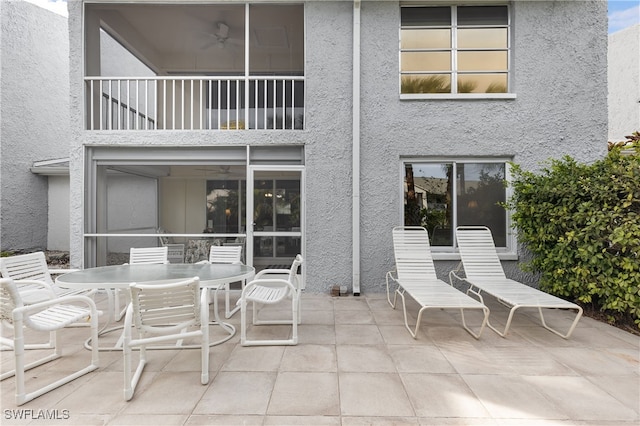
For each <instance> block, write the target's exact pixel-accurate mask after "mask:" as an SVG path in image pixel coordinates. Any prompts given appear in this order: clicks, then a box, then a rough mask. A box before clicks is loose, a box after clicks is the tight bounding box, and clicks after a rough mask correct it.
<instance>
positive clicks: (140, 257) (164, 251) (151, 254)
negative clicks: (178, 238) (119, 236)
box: [129, 247, 169, 265]
mask: <svg viewBox="0 0 640 426" xmlns="http://www.w3.org/2000/svg"><path fill="white" fill-rule="evenodd" d="M168 253H169V252H168V248H167V247H132V248H131V250H130V251H129V263H130V264H132V265H133V264H147V265H149V264H160V263H169V260H168Z"/></svg>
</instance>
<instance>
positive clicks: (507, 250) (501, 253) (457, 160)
mask: <svg viewBox="0 0 640 426" xmlns="http://www.w3.org/2000/svg"><path fill="white" fill-rule="evenodd" d="M512 161H513V159H512V158H509V157H415V156H411V157H401V158H400V164H399V170H398V173H399V181H400V184H399V193H400V203H399V212H398V215H399V217H400V220H399V222H398V223H401V224H404V223H405V221H404V220H405V217H404V211H405V209H404V203H405V165H406V164H414V165H415V164H443V163H451V164H455V165H458V164H485V163H498V164H504V173H505V180H506V181H507V182H509V183H510V182H511V180H512V176H511V163H512ZM455 167H456V166H454V171H455V170H456V169H455ZM454 175H455V173H454ZM456 183H457V182H456ZM457 186H458V185H457V184H454V185H453V186H452V187H453V193H452V206H453V210H454V214H453V221H454V223H453V227H452V228H453V229H455V226H456V225H457V198H458V197H457ZM512 195H513V189H512V186H511V185H507V186H506V187H505V199H506V200H508V199H510V198H511V196H512ZM511 215H512V211H511V210H507V211H506V216H505V227H506V229H505V231H506V246H505V247H496V251H497V253H498V257H499V258H500V259H501V260H518V241H517V236H516V230H515V229H514V228H513V226H512V223H513V222H512V220H511ZM431 253H432V256H433V259H434V260H460V251H459V250H458V247H457V242H456V240H455V237H454V241H453V245H452V246H431Z"/></svg>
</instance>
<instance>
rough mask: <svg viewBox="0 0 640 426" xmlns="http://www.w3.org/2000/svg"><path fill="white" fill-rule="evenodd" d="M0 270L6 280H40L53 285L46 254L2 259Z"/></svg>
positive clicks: (31, 254)
mask: <svg viewBox="0 0 640 426" xmlns="http://www.w3.org/2000/svg"><path fill="white" fill-rule="evenodd" d="M0 270H1V271H2V276H3V277H4V278H11V279H13V280H15V281H18V280H38V281H44V282H46V283H47V284H53V280H52V279H51V275H49V267H48V266H47V260H46V258H45V256H44V253H43V252H41V251H38V252H35V253H29V254H20V255H15V256H10V257H3V258H0Z"/></svg>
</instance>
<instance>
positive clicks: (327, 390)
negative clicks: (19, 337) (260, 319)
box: [0, 294, 640, 426]
mask: <svg viewBox="0 0 640 426" xmlns="http://www.w3.org/2000/svg"><path fill="white" fill-rule="evenodd" d="M101 305H102V306H101V307H102V308H103V309H104V308H106V305H105V304H104V303H101ZM490 308H491V310H492V318H493V321H494V322H497V323H499V320H498V319H499V318H504V317H505V316H506V310H505V308H504V307H501V306H499V305H495V306H494V305H491V306H490ZM302 312H303V324H302V325H301V327H300V330H299V335H300V343H299V344H298V345H297V346H290V347H283V346H268V347H241V346H240V344H239V333H236V335H235V336H234V337H233V338H232V339H231V340H229V341H227V342H225V343H223V344H221V345H218V346H215V347H213V348H212V351H211V355H210V359H211V365H210V369H211V379H210V382H209V384H208V385H206V386H203V385H201V384H200V380H199V372H198V370H199V366H200V364H199V358H198V357H199V351H198V350H155V351H151V352H150V354H149V359H150V363H149V364H148V366H147V369H146V370H145V373H143V376H142V379H141V383H140V385H139V387H138V389H137V390H136V393H135V395H134V397H133V399H132V400H131V401H130V402H125V401H124V399H123V392H122V388H123V384H122V381H123V375H122V353H121V352H101V353H100V356H101V358H100V360H101V368H100V369H99V370H98V371H97V372H94V373H90V374H88V375H86V376H83V377H81V378H79V379H77V380H75V381H74V382H72V383H70V384H67V385H66V386H63V387H62V388H58V389H56V390H54V391H52V392H49V393H47V394H45V395H43V396H41V397H40V398H37V399H35V400H34V401H31V402H29V403H27V404H25V405H23V406H21V407H19V408H18V407H16V406H15V403H14V395H13V392H14V387H13V386H14V383H13V379H7V380H5V381H3V382H2V385H1V390H2V413H1V416H2V420H0V423H1V424H3V425H11V424H55V425H68V424H73V425H291V424H300V425H365V424H372V425H392V424H393V425H401V424H410V425H567V426H568V425H594V426H595V425H597V426H605V425H637V424H638V422H639V420H640V337H638V336H635V335H632V334H629V333H626V332H624V331H621V330H619V329H617V328H614V327H610V326H608V325H606V324H602V323H600V322H597V321H595V320H592V319H590V318H584V317H583V318H582V319H581V320H580V323H579V324H578V326H577V328H576V330H575V332H574V334H573V336H572V337H571V339H570V340H564V339H562V338H560V337H558V336H556V335H554V334H552V333H550V332H548V331H546V330H545V329H543V328H542V327H540V326H539V323H538V322H536V321H537V319H536V318H535V317H534V316H533V314H534V313H535V312H533V311H532V312H529V313H524V314H520V315H517V316H516V319H515V320H514V324H513V326H512V328H511V331H510V334H509V336H508V337H507V338H506V339H505V338H501V337H499V336H498V335H497V334H496V333H494V332H493V331H491V330H489V329H486V330H485V332H484V334H483V335H482V337H481V339H480V340H475V339H474V338H473V337H472V336H471V335H469V334H468V333H467V332H465V331H464V329H463V328H462V327H461V324H460V316H459V313H458V312H456V311H436V312H431V313H430V314H429V315H425V318H424V319H423V324H422V329H421V332H420V334H419V336H418V339H416V340H414V339H412V338H411V336H410V335H409V333H408V332H407V331H406V329H405V328H404V324H403V319H402V311H401V310H399V309H396V310H393V309H391V307H390V306H389V305H388V304H387V300H386V295H383V294H370V295H362V296H360V297H353V296H346V297H331V296H329V295H314V294H304V295H303V311H302ZM414 312H415V310H414ZM550 318H551V321H550V322H554V321H555V322H556V323H561V324H563V325H564V324H567V325H568V321H569V318H570V315H567V314H565V313H564V312H562V311H557V312H553V313H552V315H551V317H550ZM229 321H230V322H231V323H233V324H235V325H236V326H239V323H240V315H239V313H238V314H236V315H235V316H234V317H233V318H232V319H231V320H229ZM260 328H261V331H263V332H267V331H268V332H272V331H273V330H276V331H278V332H288V328H286V327H284V326H283V327H281V326H278V327H273V326H269V327H260ZM218 332H219V329H218V328H217V327H215V328H212V335H213V334H216V333H218ZM112 334H114V335H115V334H116V333H112ZM80 335H82V336H84V335H87V330H82V329H72V330H69V331H67V332H65V338H64V341H65V342H69V341H70V340H73V338H78V337H79V336H80ZM213 337H215V336H213ZM114 338H115V336H107V337H105V339H103V341H104V342H106V341H107V340H109V339H114ZM104 342H101V343H104ZM75 347H76V348H77V347H78V345H76V346H75ZM29 352H33V351H29ZM1 355H2V371H6V370H8V369H9V368H11V365H12V364H13V357H12V353H11V352H2V353H1ZM29 355H30V356H31V355H32V354H29ZM89 355H90V354H89V352H88V351H86V350H84V349H74V348H68V350H67V356H66V357H64V358H63V359H61V360H57V361H55V362H52V363H50V364H49V365H47V366H43V367H40V368H38V369H36V370H35V371H34V370H32V372H28V373H27V377H28V382H27V387H28V388H29V386H31V385H33V384H34V383H38V382H40V381H42V380H50V379H51V377H53V376H55V374H56V372H60V371H65V370H68V369H69V367H74V368H75V367H76V366H77V365H79V363H81V362H84V361H85V360H87V361H88V359H89ZM40 410H42V411H40ZM55 410H57V411H55ZM38 414H40V415H52V414H54V415H55V414H58V415H59V416H60V417H68V418H65V419H58V420H56V419H49V420H37V419H36V420H33V419H32V418H33V417H34V416H37V415H38ZM19 415H22V416H27V417H29V419H26V420H24V419H23V420H19V419H16V416H19Z"/></svg>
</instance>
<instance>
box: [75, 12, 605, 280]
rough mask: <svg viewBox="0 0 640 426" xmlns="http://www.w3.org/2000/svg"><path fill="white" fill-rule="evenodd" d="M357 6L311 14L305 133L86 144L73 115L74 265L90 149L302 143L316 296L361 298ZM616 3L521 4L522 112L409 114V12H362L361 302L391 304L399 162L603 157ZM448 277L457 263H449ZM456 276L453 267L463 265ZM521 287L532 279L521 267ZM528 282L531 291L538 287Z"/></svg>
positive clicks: (448, 105) (158, 135)
mask: <svg viewBox="0 0 640 426" xmlns="http://www.w3.org/2000/svg"><path fill="white" fill-rule="evenodd" d="M70 7H71V8H70V21H69V25H70V39H71V46H70V49H71V82H72V83H71V96H72V98H81V97H82V90H83V89H82V77H83V74H82V70H83V64H82V50H81V46H82V45H81V36H80V35H81V4H80V3H79V2H78V3H72V4H70ZM352 10H353V4H352V2H347V1H334V2H332V1H308V2H305V32H306V35H305V36H306V69H305V77H306V81H305V90H306V105H305V108H306V115H305V117H306V118H305V130H304V131H286V132H285V131H283V132H278V131H239V132H215V131H209V132H207V131H191V132H182V131H171V132H163V131H153V132H140V133H135V134H130V133H129V134H122V132H83V131H82V129H83V121H82V117H83V111H82V108H81V106H80V105H79V104H74V105H73V106H72V108H73V109H72V129H73V132H74V136H75V138H74V140H75V143H74V147H73V149H72V154H71V160H72V164H71V191H72V197H71V199H72V218H71V223H72V228H71V233H72V240H71V249H72V262H73V263H74V264H80V263H81V257H82V252H81V249H82V246H81V243H82V223H83V217H82V202H81V200H82V195H83V194H82V155H83V148H82V146H83V144H89V145H130V144H135V145H139V146H152V145H156V144H157V145H170V146H185V147H186V146H211V145H235V146H244V145H252V146H254V145H262V146H265V145H274V144H304V146H305V159H306V160H305V161H306V163H305V166H306V187H305V191H306V195H307V197H306V201H307V205H306V215H307V229H306V260H307V261H306V265H305V267H306V268H307V269H306V272H307V275H306V277H307V281H306V288H307V291H311V292H314V291H322V292H326V291H328V289H329V288H330V287H331V286H332V285H347V286H350V285H351V276H352V261H351V250H352V239H351V235H352V227H351V214H352V213H351V212H352V188H351V182H352V167H351V165H352V100H351V94H352V57H353V51H352V25H353V15H352ZM606 22H607V21H606V3H604V2H599V1H593V2H541V1H532V2H526V1H518V2H516V4H515V6H514V7H513V31H514V39H515V41H514V44H513V78H514V87H515V90H514V91H515V93H516V94H517V98H516V99H514V100H472V101H469V100H439V101H433V100H430V101H401V100H400V99H399V94H398V92H399V88H398V25H399V3H398V2H394V1H384V2H373V1H365V2H363V5H362V25H361V28H362V38H361V39H362V52H361V60H362V72H361V82H360V84H361V89H362V96H361V101H362V109H361V115H362V117H361V123H360V124H361V129H362V143H361V146H362V152H361V157H360V159H361V165H362V171H361V179H362V183H361V197H360V203H361V208H362V214H361V219H360V221H361V223H360V236H361V248H360V253H361V259H362V260H361V264H360V269H361V291H362V292H373V291H381V290H382V287H383V285H384V275H385V273H386V271H387V270H389V269H390V268H391V266H392V257H393V256H392V244H391V228H392V227H393V226H395V225H398V224H399V223H400V221H401V206H402V193H401V188H402V185H401V179H402V176H401V174H400V161H401V160H400V158H401V156H424V157H434V156H453V157H470V156H484V155H491V156H500V157H510V158H513V160H514V161H516V162H518V163H520V164H522V165H523V167H524V168H525V169H530V170H532V169H537V168H539V167H541V162H542V161H544V160H546V159H548V158H550V157H555V158H558V157H561V156H563V155H565V154H571V155H573V156H574V157H575V158H576V159H577V160H579V161H591V160H593V159H595V158H600V157H602V156H603V155H604V154H605V152H606V136H607V111H606V102H607V89H606V78H607V75H606V49H607V48H606V43H607V33H606V26H607V24H606ZM437 266H438V269H439V270H440V271H441V273H444V271H448V270H450V269H451V262H438V265H437ZM454 266H455V265H454ZM509 268H510V273H511V274H512V275H518V274H521V273H520V272H519V271H517V268H516V267H515V265H510V266H509ZM529 279H530V278H529Z"/></svg>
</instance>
